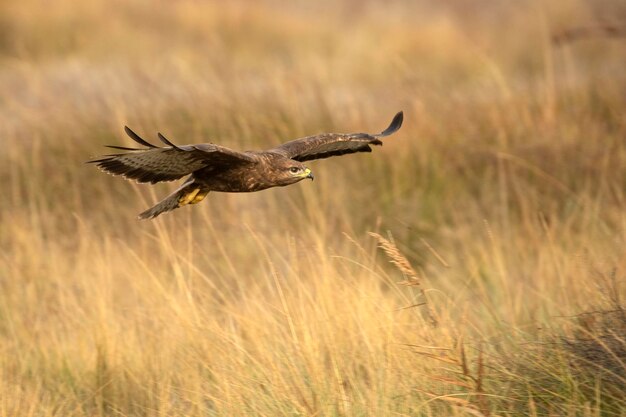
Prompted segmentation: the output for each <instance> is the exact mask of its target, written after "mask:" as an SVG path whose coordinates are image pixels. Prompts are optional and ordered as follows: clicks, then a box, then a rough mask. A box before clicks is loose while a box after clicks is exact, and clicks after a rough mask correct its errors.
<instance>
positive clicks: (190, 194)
mask: <svg viewBox="0 0 626 417" xmlns="http://www.w3.org/2000/svg"><path fill="white" fill-rule="evenodd" d="M208 193H209V191H208V190H204V189H202V188H201V187H199V186H198V185H197V184H195V183H193V182H189V183H186V184H183V185H182V186H181V187H180V188H179V189H177V190H176V191H174V192H173V193H172V194H170V195H168V196H167V197H165V198H164V199H163V200H161V201H159V202H158V203H157V204H156V205H154V206H153V207H150V208H149V209H148V210H146V211H144V212H143V213H140V214H139V216H138V217H139V219H142V220H144V219H153V218H155V217H157V216H158V215H159V214H161V213H165V212H168V211H172V210H174V209H177V208H179V207H182V206H186V205H187V204H196V203H199V202H200V201H202V199H204V197H206V195H207V194H208Z"/></svg>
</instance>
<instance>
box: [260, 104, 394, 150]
mask: <svg viewBox="0 0 626 417" xmlns="http://www.w3.org/2000/svg"><path fill="white" fill-rule="evenodd" d="M403 117H404V116H403V113H402V112H398V113H397V114H396V115H395V116H394V118H393V120H392V121H391V123H390V124H389V127H387V129H385V130H383V131H382V132H381V133H378V134H368V133H322V134H320V135H314V136H307V137H305V138H300V139H295V140H292V141H290V142H287V143H283V144H282V145H280V146H277V147H276V148H273V149H270V150H269V152H276V153H280V154H282V155H284V156H286V157H288V158H291V159H295V160H296V161H300V162H302V161H308V160H311V159H322V158H328V157H331V156H338V155H345V154H349V153H355V152H372V148H370V146H369V145H382V144H383V142H382V141H381V140H380V138H381V137H384V136H389V135H391V134H392V133H395V132H396V131H398V129H400V126H402V119H403Z"/></svg>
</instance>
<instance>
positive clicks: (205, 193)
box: [189, 191, 209, 204]
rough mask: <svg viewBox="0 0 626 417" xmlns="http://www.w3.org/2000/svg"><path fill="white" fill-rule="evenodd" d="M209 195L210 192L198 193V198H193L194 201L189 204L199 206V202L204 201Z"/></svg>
mask: <svg viewBox="0 0 626 417" xmlns="http://www.w3.org/2000/svg"><path fill="white" fill-rule="evenodd" d="M208 193H209V192H208V191H203V192H201V193H197V194H196V196H195V197H194V198H193V200H192V201H191V202H190V203H189V204H198V203H199V202H201V201H202V200H204V197H206V195H207V194H208Z"/></svg>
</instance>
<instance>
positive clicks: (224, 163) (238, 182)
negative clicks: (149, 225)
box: [89, 112, 403, 219]
mask: <svg viewBox="0 0 626 417" xmlns="http://www.w3.org/2000/svg"><path fill="white" fill-rule="evenodd" d="M402 119H403V114H402V112H399V113H398V114H396V115H395V117H394V118H393V120H392V121H391V124H390V125H389V127H387V129H385V130H383V131H382V132H381V133H378V134H368V133H322V134H319V135H314V136H307V137H304V138H300V139H295V140H292V141H290V142H287V143H284V144H282V145H280V146H277V147H275V148H272V149H268V150H266V151H246V152H238V151H234V150H232V149H229V148H226V147H224V146H220V145H214V144H212V143H202V144H198V145H184V146H177V145H174V144H173V143H172V142H170V141H169V140H168V139H167V138H165V136H163V135H162V134H160V133H159V134H158V138H159V140H160V141H161V142H163V143H164V144H165V145H166V146H164V147H158V146H154V145H152V144H151V143H149V142H146V141H145V140H144V139H142V138H141V137H140V136H139V135H137V134H136V133H135V132H133V131H132V130H130V129H129V128H128V127H127V126H126V127H125V128H124V129H125V131H126V133H127V134H128V136H130V138H131V139H133V140H134V141H135V142H137V143H139V144H140V145H143V146H145V148H127V147H123V146H107V147H109V148H113V149H121V150H124V151H129V152H126V153H119V154H113V155H105V156H104V157H103V158H101V159H96V160H94V161H89V162H90V163H94V164H96V165H97V166H98V167H99V168H100V169H102V170H104V171H106V172H108V173H110V174H114V175H121V176H123V177H125V178H127V179H131V180H135V181H137V182H149V183H152V184H155V183H157V182H161V181H174V180H177V179H180V178H182V177H184V176H187V175H189V178H187V180H186V181H185V182H184V183H183V185H182V186H181V187H180V188H178V189H177V190H176V191H174V192H173V193H172V194H170V195H169V196H167V197H166V198H165V199H163V200H161V201H160V202H159V203H157V204H156V205H155V206H154V207H151V208H149V209H148V210H146V211H144V212H143V213H141V214H140V215H139V218H140V219H151V218H154V217H156V216H158V215H159V214H161V213H164V212H166V211H170V210H174V209H176V208H178V207H182V206H185V205H187V204H196V203H199V202H200V201H202V200H203V199H204V197H206V195H207V194H208V193H209V191H221V192H229V193H246V192H252V191H260V190H265V189H266V188H270V187H283V186H285V185H289V184H295V183H296V182H298V181H301V180H303V179H305V178H310V179H313V173H312V172H311V170H310V169H309V168H307V167H306V166H304V165H303V164H302V162H304V161H309V160H312V159H322V158H328V157H330V156H336V155H345V154H349V153H355V152H371V151H372V149H371V148H370V146H369V145H382V144H383V143H382V141H381V140H380V138H382V137H384V136H389V135H391V134H392V133H394V132H396V131H397V130H398V129H400V126H402Z"/></svg>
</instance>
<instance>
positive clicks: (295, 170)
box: [289, 167, 300, 174]
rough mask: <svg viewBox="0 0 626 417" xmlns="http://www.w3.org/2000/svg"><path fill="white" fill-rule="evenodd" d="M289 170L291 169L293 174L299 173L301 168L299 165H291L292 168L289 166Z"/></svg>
mask: <svg viewBox="0 0 626 417" xmlns="http://www.w3.org/2000/svg"><path fill="white" fill-rule="evenodd" d="M289 171H291V173H292V174H297V173H298V172H299V171H300V168H298V167H291V168H289Z"/></svg>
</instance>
